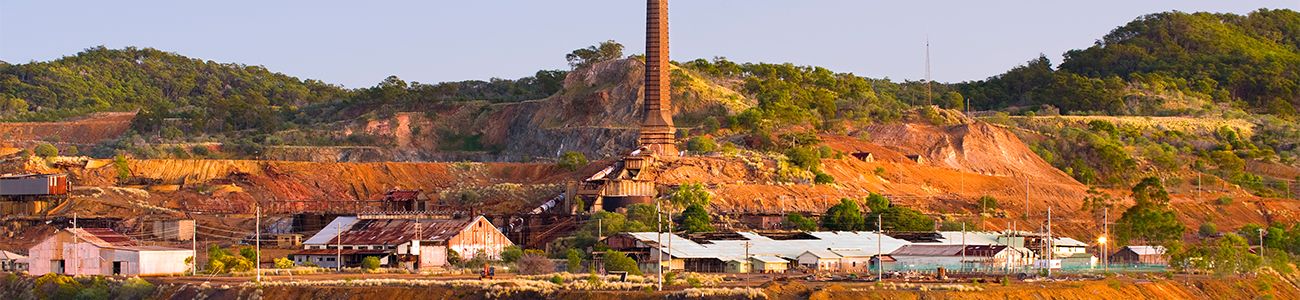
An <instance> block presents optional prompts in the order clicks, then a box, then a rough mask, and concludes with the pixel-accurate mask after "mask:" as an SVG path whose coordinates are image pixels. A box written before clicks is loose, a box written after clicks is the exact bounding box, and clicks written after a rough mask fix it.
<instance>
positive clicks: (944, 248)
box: [889, 244, 966, 256]
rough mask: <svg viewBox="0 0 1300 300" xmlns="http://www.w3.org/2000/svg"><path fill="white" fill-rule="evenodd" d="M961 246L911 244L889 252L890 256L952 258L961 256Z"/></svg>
mask: <svg viewBox="0 0 1300 300" xmlns="http://www.w3.org/2000/svg"><path fill="white" fill-rule="evenodd" d="M962 248H966V246H962V245H923V244H911V245H903V247H902V248H898V250H894V252H890V253H889V255H891V256H952V255H961V250H962Z"/></svg>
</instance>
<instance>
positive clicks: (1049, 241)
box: [1046, 204, 1056, 278]
mask: <svg viewBox="0 0 1300 300" xmlns="http://www.w3.org/2000/svg"><path fill="white" fill-rule="evenodd" d="M1054 250H1055V249H1052V205H1050V204H1049V205H1047V252H1046V253H1047V277H1048V278H1051V277H1052V259H1053V258H1056V257H1055V256H1056V255H1055V254H1052V252H1053V251H1054Z"/></svg>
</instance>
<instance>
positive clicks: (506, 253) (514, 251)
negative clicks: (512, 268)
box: [501, 246, 524, 263]
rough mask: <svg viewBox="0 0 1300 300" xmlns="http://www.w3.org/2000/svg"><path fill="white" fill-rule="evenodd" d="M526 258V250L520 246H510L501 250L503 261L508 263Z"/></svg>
mask: <svg viewBox="0 0 1300 300" xmlns="http://www.w3.org/2000/svg"><path fill="white" fill-rule="evenodd" d="M523 256H524V250H523V249H520V248H519V246H508V247H506V248H505V249H502V250H501V260H502V261H505V262H506V263H514V262H516V261H519V258H520V257H523Z"/></svg>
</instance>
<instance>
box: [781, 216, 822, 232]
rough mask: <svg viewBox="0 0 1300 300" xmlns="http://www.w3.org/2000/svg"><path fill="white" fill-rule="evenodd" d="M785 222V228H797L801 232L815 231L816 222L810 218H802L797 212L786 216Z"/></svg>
mask: <svg viewBox="0 0 1300 300" xmlns="http://www.w3.org/2000/svg"><path fill="white" fill-rule="evenodd" d="M785 222H786V224H787V226H793V227H795V228H799V230H803V231H814V230H817V220H814V219H811V218H804V217H803V215H802V214H800V213H798V212H793V211H792V212H790V213H788V214H786V215H785Z"/></svg>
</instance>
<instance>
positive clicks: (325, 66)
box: [0, 0, 1300, 88]
mask: <svg viewBox="0 0 1300 300" xmlns="http://www.w3.org/2000/svg"><path fill="white" fill-rule="evenodd" d="M198 2H199V1H175V0H173V1H15V0H0V60H4V61H7V62H9V63H25V62H28V61H33V60H36V61H45V60H53V59H57V58H59V57H61V56H65V55H72V54H75V53H77V52H79V51H81V50H82V49H85V48H88V47H93V46H98V45H104V46H107V47H109V48H122V47H125V46H137V47H153V48H157V49H160V50H164V51H170V52H176V53H179V54H181V55H186V56H189V57H193V58H199V59H204V60H213V61H217V62H236V63H243V64H248V65H262V66H266V67H267V68H268V69H270V70H271V71H274V72H280V73H285V74H288V75H291V76H296V77H299V78H303V79H306V78H314V79H319V80H322V81H325V82H329V83H334V84H342V85H345V86H346V87H350V88H357V87H368V86H373V85H374V84H376V83H378V82H379V81H380V80H382V79H384V78H385V77H387V76H389V75H397V76H399V77H401V78H402V79H405V80H407V81H419V82H425V83H433V82H441V81H459V80H466V79H487V78H491V77H499V78H519V77H523V76H530V75H532V74H533V73H534V72H536V71H537V70H539V69H568V66H567V64H566V62H565V61H564V54H566V53H568V52H570V51H572V50H574V49H577V48H581V47H586V46H589V45H593V44H596V43H598V42H601V41H605V40H610V39H613V40H616V41H618V42H620V43H623V44H624V45H625V46H626V50H625V51H624V53H625V54H639V53H642V52H644V47H645V46H644V39H645V29H644V26H645V2H644V1H610V0H566V1H558V0H557V1H537V0H532V1H502V0H478V1H240V0H229V1H203V2H206V3H198ZM1262 7H1263V8H1270V9H1282V8H1286V9H1292V10H1300V1H1297V0H1284V1H1271V0H1270V1H1254V0H1234V1H1222V0H1218V1H1200V0H1197V1H1187V0H1183V1H1176V0H1159V1H1133V0H1128V1H1113V0H1100V1H847V0H845V1H829V0H825V1H823V0H805V1H768V0H761V1H758V0H749V1H742V0H689V1H686V0H676V1H670V2H669V16H670V20H671V25H670V29H671V45H672V58H673V59H674V60H677V61H685V60H692V59H696V58H712V57H714V56H725V57H727V58H728V59H730V60H733V61H737V62H772V63H784V62H790V63H794V64H798V65H817V66H823V67H826V68H828V69H830V70H832V71H836V72H852V73H854V74H857V75H862V76H868V77H876V78H880V77H889V78H892V79H895V80H898V79H920V78H923V77H924V74H925V73H924V72H925V40H926V35H927V34H928V35H929V39H930V44H931V59H930V60H931V73H932V76H933V78H934V79H935V80H937V81H943V82H956V81H965V80H976V79H983V78H986V77H988V76H992V75H996V74H999V73H1002V72H1004V71H1006V70H1008V69H1010V68H1011V67H1013V66H1015V65H1018V64H1022V63H1024V62H1025V61H1028V60H1030V59H1032V58H1035V57H1037V56H1038V54H1039V53H1044V54H1047V56H1048V58H1051V59H1052V61H1053V62H1054V63H1060V60H1061V56H1060V54H1061V53H1063V52H1065V51H1066V50H1069V49H1076V48H1086V47H1088V46H1090V45H1092V43H1093V41H1095V40H1096V39H1098V38H1100V37H1101V36H1102V35H1105V34H1106V33H1107V32H1109V31H1110V30H1111V29H1114V28H1115V27H1116V26H1120V25H1123V24H1125V23H1127V22H1129V21H1131V20H1133V19H1134V18H1136V17H1138V16H1140V15H1143V14H1148V13H1155V12H1162V11H1169V10H1179V11H1185V12H1196V11H1209V12H1230V13H1237V14H1245V13H1248V12H1250V11H1253V10H1255V9H1258V8H1262Z"/></svg>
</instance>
